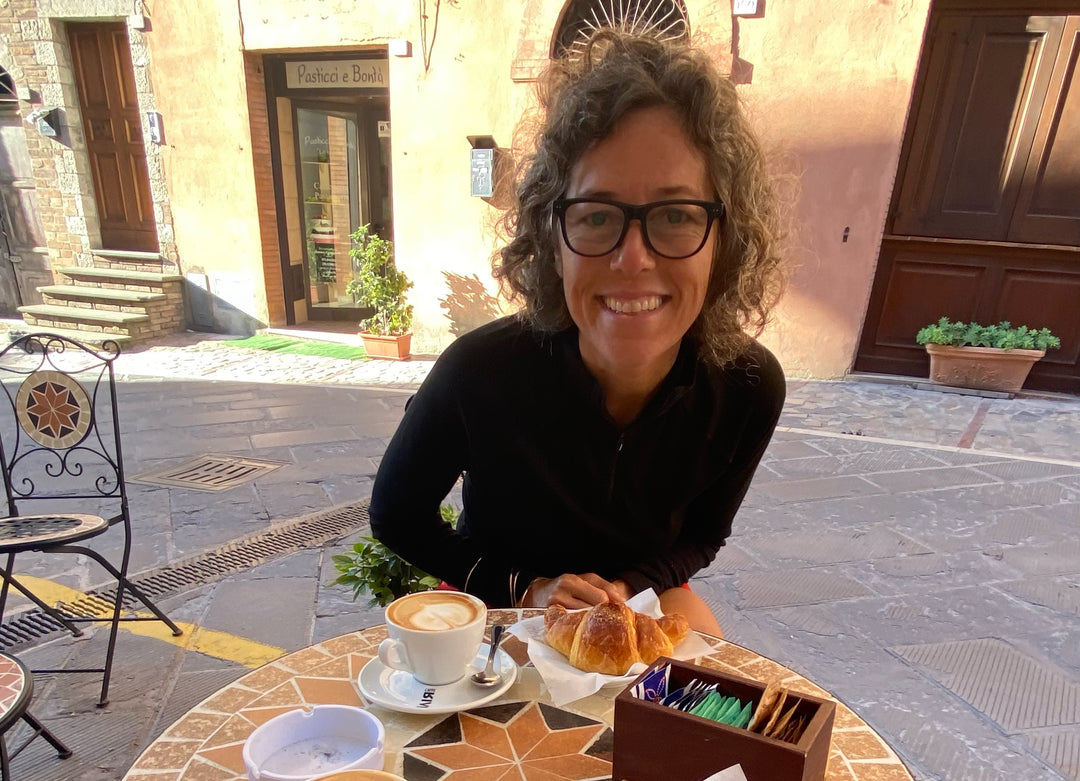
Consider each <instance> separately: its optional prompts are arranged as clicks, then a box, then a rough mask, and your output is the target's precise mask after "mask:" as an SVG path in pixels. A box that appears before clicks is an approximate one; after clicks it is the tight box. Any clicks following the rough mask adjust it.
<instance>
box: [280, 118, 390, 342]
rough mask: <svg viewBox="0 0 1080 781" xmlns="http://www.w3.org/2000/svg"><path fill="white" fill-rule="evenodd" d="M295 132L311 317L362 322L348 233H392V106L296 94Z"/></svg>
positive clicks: (309, 315)
mask: <svg viewBox="0 0 1080 781" xmlns="http://www.w3.org/2000/svg"><path fill="white" fill-rule="evenodd" d="M293 134H294V138H295V140H296V171H297V176H296V186H297V189H298V192H297V200H298V201H299V204H300V215H299V229H300V232H301V235H302V238H303V248H304V249H303V253H304V260H303V263H304V279H305V290H304V297H305V298H306V299H307V314H308V318H309V319H311V320H351V321H358V320H360V319H362V318H363V317H364V316H365V315H366V314H367V313H366V312H365V311H364V310H363V309H362V308H360V307H358V306H357V305H356V302H355V298H354V296H353V294H352V293H351V292H350V291H349V289H348V285H349V282H350V281H351V280H352V278H353V265H352V258H351V257H350V255H349V250H350V248H351V246H352V241H351V239H350V237H349V235H350V233H352V232H353V231H354V230H356V228H358V227H359V226H361V225H369V226H370V230H371V231H372V232H374V233H377V234H378V235H379V236H381V237H382V238H385V239H390V240H392V239H393V211H392V206H391V203H392V200H391V195H390V181H391V176H390V116H389V105H388V103H387V102H386V101H385V100H383V101H371V100H365V101H362V102H358V101H356V100H355V99H352V100H350V99H348V98H341V99H338V100H333V99H330V100H319V101H307V100H294V101H293Z"/></svg>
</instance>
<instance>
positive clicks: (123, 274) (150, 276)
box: [56, 266, 184, 284]
mask: <svg viewBox="0 0 1080 781" xmlns="http://www.w3.org/2000/svg"><path fill="white" fill-rule="evenodd" d="M56 271H59V272H60V273H61V274H63V275H64V276H66V277H72V278H74V279H99V280H100V279H112V280H117V281H118V282H130V283H132V284H137V283H139V282H142V283H146V284H151V283H161V282H171V281H174V280H182V279H183V278H184V277H183V275H182V274H158V273H155V272H153V271H125V270H124V269H119V268H91V267H89V266H67V267H65V268H58V269H56Z"/></svg>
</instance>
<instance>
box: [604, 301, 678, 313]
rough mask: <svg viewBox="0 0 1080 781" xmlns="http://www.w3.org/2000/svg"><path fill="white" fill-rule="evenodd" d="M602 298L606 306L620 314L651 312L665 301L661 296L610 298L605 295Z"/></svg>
mask: <svg viewBox="0 0 1080 781" xmlns="http://www.w3.org/2000/svg"><path fill="white" fill-rule="evenodd" d="M601 300H602V301H603V302H604V306H605V307H606V308H607V309H609V310H611V311H612V312H615V313H616V314H620V315H632V314H637V313H638V312H651V311H653V310H654V309H658V308H659V307H660V305H661V304H662V303H663V302H664V299H663V298H662V297H661V296H645V297H643V298H609V297H608V296H603V297H602V298H601Z"/></svg>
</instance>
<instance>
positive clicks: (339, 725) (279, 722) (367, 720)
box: [243, 705, 386, 781]
mask: <svg viewBox="0 0 1080 781" xmlns="http://www.w3.org/2000/svg"><path fill="white" fill-rule="evenodd" d="M385 741H386V730H385V729H384V728H383V725H382V722H381V721H379V720H378V719H377V718H375V717H374V716H372V715H371V714H370V713H368V712H367V711H366V710H364V709H363V708H354V707H352V706H350V705H316V706H314V707H313V708H311V709H299V710H292V711H289V712H288V713H282V714H281V715H280V716H275V717H274V718H272V719H270V721H268V722H266V723H265V724H263V725H261V726H259V727H257V728H256V729H255V731H254V732H252V733H251V736H250V737H249V738H248V739H247V741H245V743H244V752H243V753H244V766H245V767H246V768H247V772H248V778H249V779H251V781H310V779H313V778H315V777H317V776H322V775H326V774H327V773H332V772H334V771H339V770H354V769H357V770H359V769H367V770H382V766H383V744H384V743H385Z"/></svg>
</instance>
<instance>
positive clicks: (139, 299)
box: [38, 285, 165, 304]
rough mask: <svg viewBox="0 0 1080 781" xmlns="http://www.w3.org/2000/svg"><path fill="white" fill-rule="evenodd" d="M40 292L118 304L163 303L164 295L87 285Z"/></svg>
mask: <svg viewBox="0 0 1080 781" xmlns="http://www.w3.org/2000/svg"><path fill="white" fill-rule="evenodd" d="M38 292H39V293H41V294H42V295H46V296H51V297H52V298H64V299H72V300H81V301H111V302H116V303H118V304H147V303H150V302H151V301H161V300H162V299H164V298H165V294H164V293H150V292H143V291H141V290H121V289H118V288H108V287H89V286H87V285H47V286H45V287H39V288H38Z"/></svg>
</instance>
